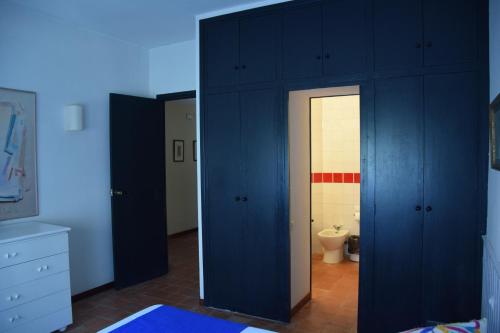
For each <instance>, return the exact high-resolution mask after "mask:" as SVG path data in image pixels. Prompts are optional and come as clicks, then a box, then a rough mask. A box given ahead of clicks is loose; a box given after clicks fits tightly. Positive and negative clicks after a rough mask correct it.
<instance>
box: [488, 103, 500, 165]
mask: <svg viewBox="0 0 500 333" xmlns="http://www.w3.org/2000/svg"><path fill="white" fill-rule="evenodd" d="M499 144H500V94H498V95H497V97H496V98H495V100H493V102H492V103H491V105H490V149H491V151H490V156H491V167H492V168H493V169H496V170H500V146H499Z"/></svg>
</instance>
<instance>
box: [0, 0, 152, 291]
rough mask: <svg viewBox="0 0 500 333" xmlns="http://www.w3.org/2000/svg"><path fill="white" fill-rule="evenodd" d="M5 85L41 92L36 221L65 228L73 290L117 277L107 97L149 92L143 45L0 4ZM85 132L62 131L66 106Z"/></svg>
mask: <svg viewBox="0 0 500 333" xmlns="http://www.w3.org/2000/svg"><path fill="white" fill-rule="evenodd" d="M0 49H1V52H0V86H1V87H8V88H16V89H24V90H31V91H35V92H36V93H37V131H38V133H37V134H38V145H37V146H38V184H39V200H40V216H39V217H38V218H36V219H37V220H43V221H48V222H53V223H56V224H62V225H67V226H69V227H71V228H72V231H71V234H70V251H71V253H70V256H71V282H72V292H73V294H75V293H80V292H82V291H85V290H88V289H91V288H94V287H97V286H99V285H102V284H105V283H107V282H110V281H112V280H113V256H112V241H111V212H110V198H109V188H110V178H109V131H108V127H109V124H108V94H109V93H110V92H118V93H127V94H135V95H147V94H148V58H147V52H146V51H145V50H142V49H141V48H139V47H137V46H134V45H131V44H128V43H124V42H122V41H119V40H116V39H112V38H109V37H107V36H105V35H102V34H98V33H94V32H91V31H87V30H82V29H78V28H76V27H73V26H71V25H68V24H66V23H64V22H62V21H60V20H58V19H54V18H52V17H50V16H46V15H44V14H41V13H39V12H36V11H31V10H28V9H25V8H24V7H20V6H18V5H14V4H10V3H8V2H0ZM70 103H81V104H83V105H84V106H85V127H86V128H85V130H84V131H83V132H75V133H68V132H64V131H63V114H62V109H63V106H64V105H65V104H70Z"/></svg>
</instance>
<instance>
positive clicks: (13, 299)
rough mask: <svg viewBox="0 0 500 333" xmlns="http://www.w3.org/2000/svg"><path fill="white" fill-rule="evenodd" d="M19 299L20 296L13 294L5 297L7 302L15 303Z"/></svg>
mask: <svg viewBox="0 0 500 333" xmlns="http://www.w3.org/2000/svg"><path fill="white" fill-rule="evenodd" d="M19 298H21V295H19V294H14V295H12V296H8V297H7V301H9V302H12V301H17V300H18V299H19Z"/></svg>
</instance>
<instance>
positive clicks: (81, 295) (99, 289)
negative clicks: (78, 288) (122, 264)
mask: <svg viewBox="0 0 500 333" xmlns="http://www.w3.org/2000/svg"><path fill="white" fill-rule="evenodd" d="M111 288H113V282H110V283H106V284H103V285H102V286H99V287H95V288H93V289H90V290H87V291H84V292H83V293H79V294H76V295H73V296H71V302H72V303H75V302H78V301H80V300H82V299H84V298H88V297H90V296H94V295H96V294H99V293H101V292H103V291H105V290H108V289H111Z"/></svg>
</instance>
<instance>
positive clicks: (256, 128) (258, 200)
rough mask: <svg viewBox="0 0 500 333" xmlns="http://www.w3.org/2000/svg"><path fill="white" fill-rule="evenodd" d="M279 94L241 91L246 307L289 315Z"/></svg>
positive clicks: (271, 315) (281, 317) (271, 314)
mask: <svg viewBox="0 0 500 333" xmlns="http://www.w3.org/2000/svg"><path fill="white" fill-rule="evenodd" d="M279 96H280V95H279V94H278V93H277V91H276V90H274V89H266V90H254V91H246V92H242V93H241V112H242V124H243V129H242V133H243V137H244V138H245V139H244V143H245V144H244V148H243V154H244V156H245V158H244V161H245V163H244V165H245V167H244V176H243V178H244V179H245V181H246V183H245V186H246V196H245V197H246V198H247V199H248V201H246V202H245V209H246V220H245V241H244V243H243V244H244V248H245V253H244V257H243V258H244V262H243V263H242V264H241V265H242V266H240V267H241V268H242V270H243V271H244V276H245V277H246V289H245V291H244V293H242V295H244V298H245V299H244V303H245V306H246V311H245V313H249V314H252V315H255V316H259V317H265V318H271V319H275V320H287V318H288V315H289V310H290V304H289V303H288V301H287V299H288V298H287V296H288V293H289V290H288V289H287V285H288V284H287V283H285V281H286V279H288V278H289V276H288V273H289V272H288V270H286V267H287V264H286V262H287V260H289V259H288V258H289V257H288V255H287V254H288V250H287V249H286V245H285V244H284V243H283V242H284V239H285V237H287V235H288V233H287V230H286V226H287V225H286V224H284V223H283V219H282V214H281V211H280V206H279V200H280V195H281V191H280V188H281V187H280V186H281V185H280V184H281V183H280V179H281V177H280V170H281V169H280V161H281V160H282V158H280V148H279V143H280V142H281V140H280V136H279V132H278V129H279V126H278V124H279V123H278V122H279V118H278V116H279V114H280V108H279Z"/></svg>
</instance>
